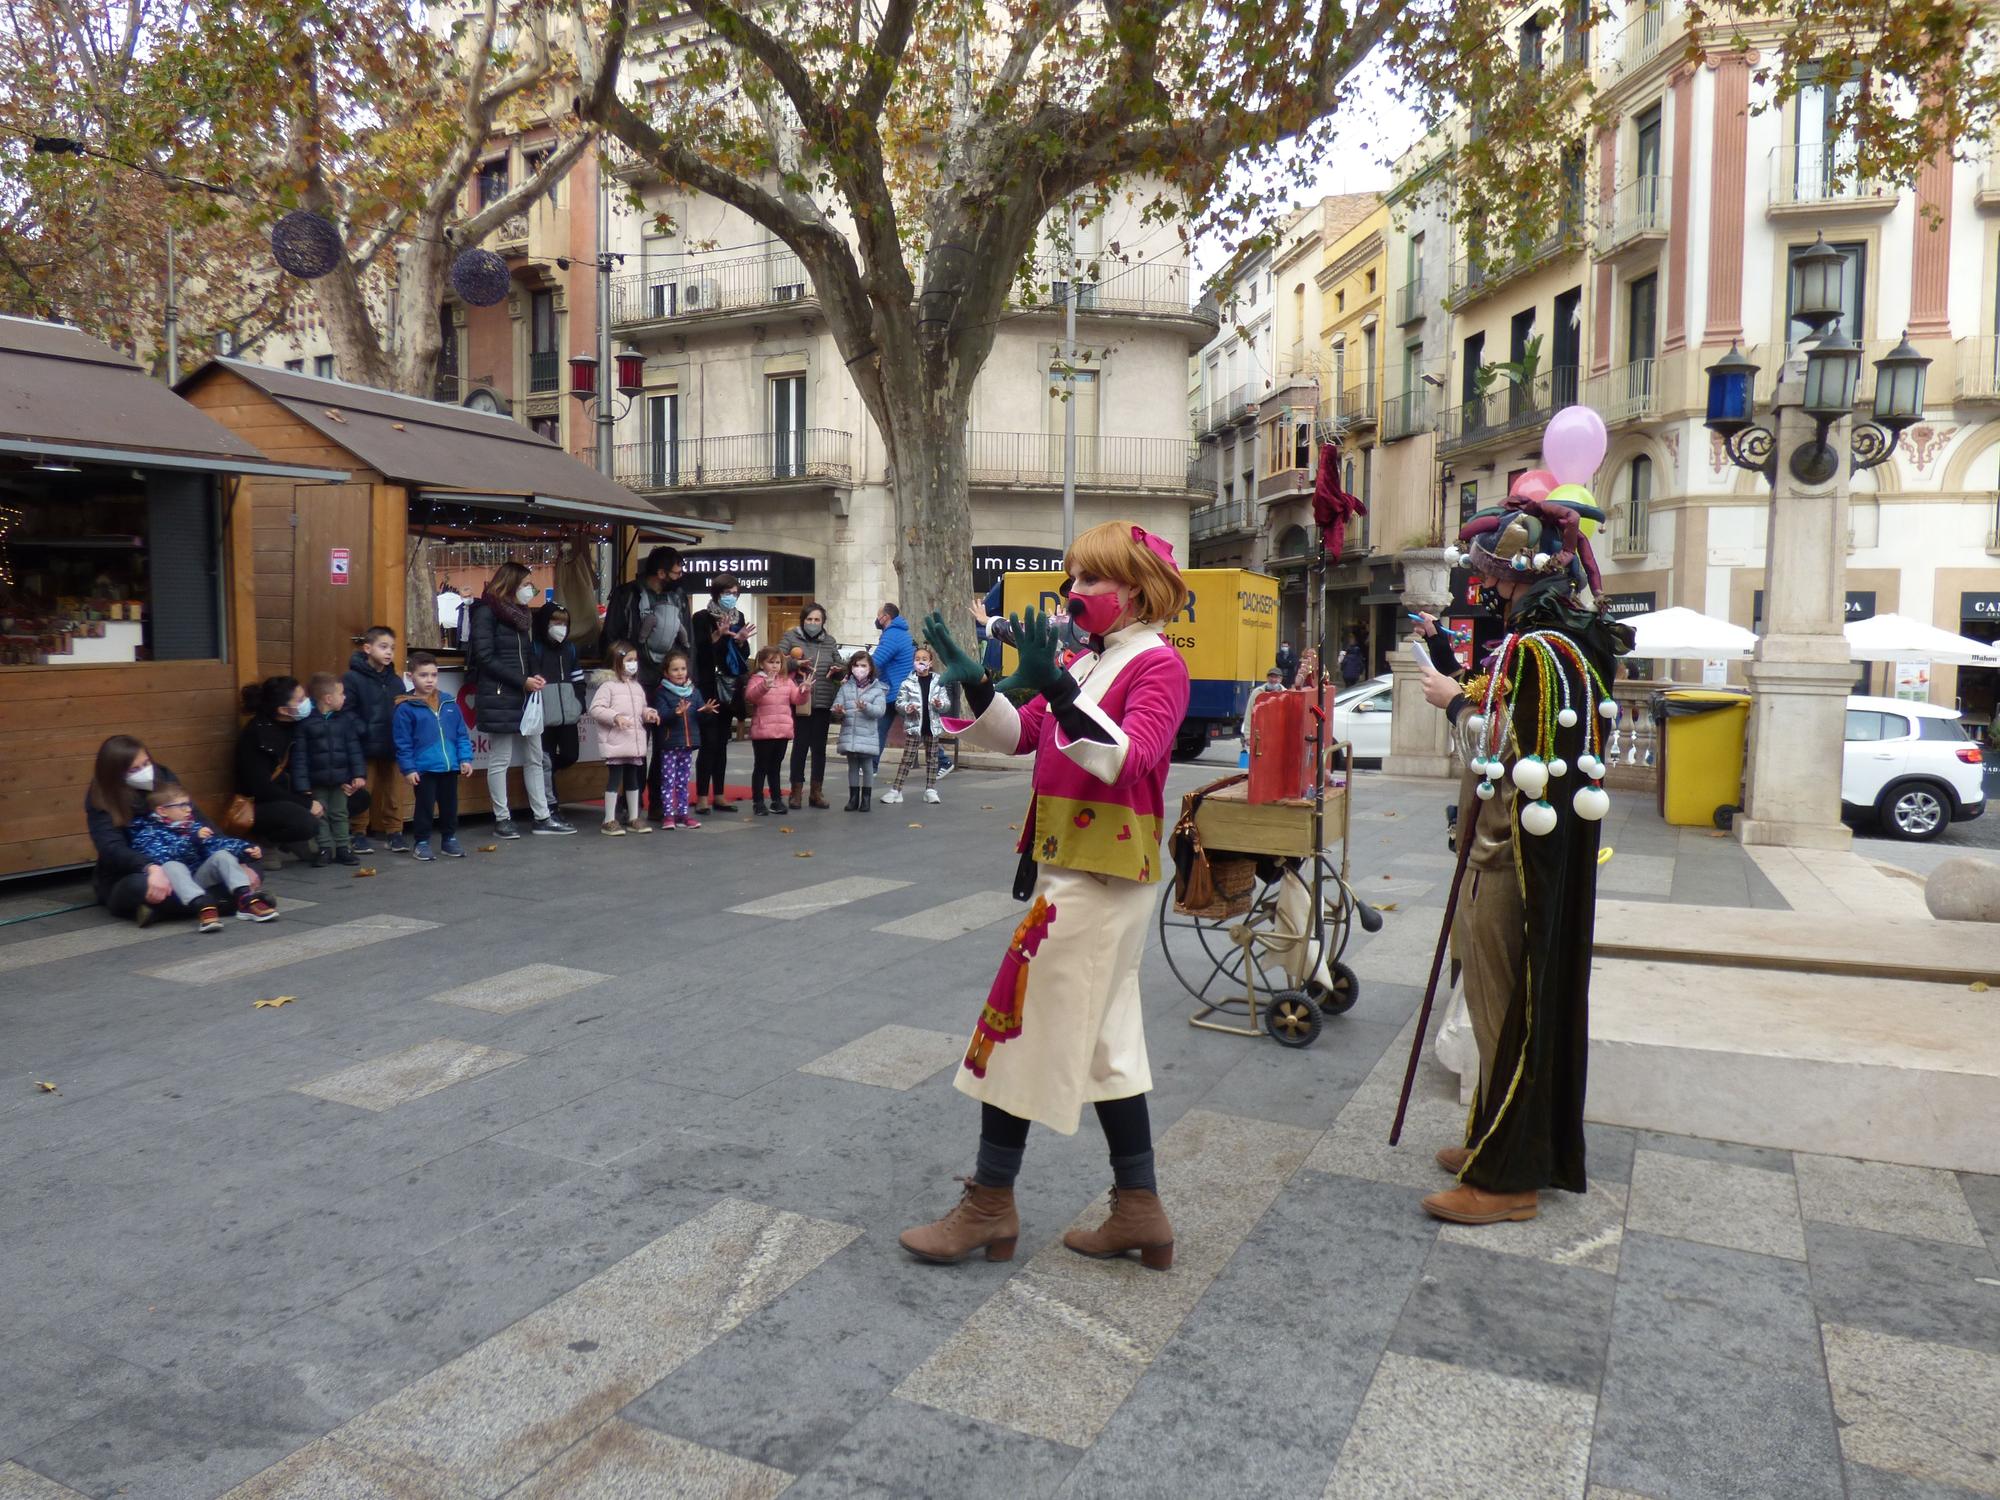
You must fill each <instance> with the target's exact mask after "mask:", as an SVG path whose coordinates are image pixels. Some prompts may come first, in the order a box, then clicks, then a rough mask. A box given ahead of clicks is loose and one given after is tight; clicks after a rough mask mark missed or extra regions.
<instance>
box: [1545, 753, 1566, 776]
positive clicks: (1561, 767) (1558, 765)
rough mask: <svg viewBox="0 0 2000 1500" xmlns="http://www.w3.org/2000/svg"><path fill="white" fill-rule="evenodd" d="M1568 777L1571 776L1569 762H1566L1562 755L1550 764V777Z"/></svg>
mask: <svg viewBox="0 0 2000 1500" xmlns="http://www.w3.org/2000/svg"><path fill="white" fill-rule="evenodd" d="M1567 775H1569V762H1568V761H1566V760H1564V759H1563V758H1562V757H1561V756H1560V755H1558V756H1557V757H1556V758H1555V759H1553V760H1551V761H1550V762H1549V776H1550V778H1551V779H1554V778H1556V777H1560V776H1567Z"/></svg>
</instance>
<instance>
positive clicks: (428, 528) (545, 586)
mask: <svg viewBox="0 0 2000 1500" xmlns="http://www.w3.org/2000/svg"><path fill="white" fill-rule="evenodd" d="M616 532H617V527H616V526H615V525H614V524H612V523H610V522H598V521H586V520H577V521H569V520H552V519H549V518H547V517H545V516H528V515H523V514H521V513H520V512H518V511H509V510H500V509H495V508H491V507H485V506H477V505H457V504H447V503H444V502H440V501H431V500H418V501H414V502H412V503H411V506H410V529H409V543H408V545H409V556H408V558H407V568H406V571H405V575H404V577H405V606H406V607H405V620H404V627H403V628H404V638H405V639H406V640H407V641H408V642H409V644H410V646H411V647H412V648H413V649H415V650H419V651H431V652H436V653H442V654H453V653H462V652H463V651H464V650H465V648H466V646H467V645H468V644H469V641H468V638H467V633H466V632H467V628H468V626H469V623H470V611H471V609H472V605H473V604H474V603H475V602H476V601H477V600H478V598H479V596H480V594H481V593H482V592H484V590H485V588H486V580H487V579H488V578H490V577H491V576H492V574H493V570H494V569H495V568H497V567H499V566H500V565H501V564H502V563H504V562H508V561H513V562H518V563H521V564H523V565H525V566H526V567H527V569H528V577H529V582H531V583H532V584H533V585H534V586H535V588H536V590H537V591H539V592H540V594H541V596H542V598H543V600H544V601H553V602H555V603H558V604H561V605H563V606H564V607H565V608H566V609H568V610H569V612H570V639H571V640H572V641H574V642H576V643H577V645H578V647H579V649H581V650H584V651H585V653H586V658H587V657H588V653H589V652H590V650H592V649H593V648H594V644H595V640H594V638H595V636H596V633H597V622H598V621H599V620H600V619H602V617H603V613H604V602H605V600H606V598H607V597H609V593H610V588H611V581H612V579H611V575H612V572H613V567H612V559H613V552H614V548H615V546H616Z"/></svg>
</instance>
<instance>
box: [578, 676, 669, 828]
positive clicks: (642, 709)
mask: <svg viewBox="0 0 2000 1500" xmlns="http://www.w3.org/2000/svg"><path fill="white" fill-rule="evenodd" d="M590 717H591V721H592V722H593V723H594V724H596V725H597V748H598V749H599V750H600V751H602V752H603V755H604V770H605V780H604V827H603V828H602V829H600V830H599V831H600V832H602V833H608V834H611V835H613V836H616V835H618V834H623V833H651V832H652V831H653V829H652V825H651V824H649V823H646V822H644V821H643V820H641V818H640V817H639V784H640V782H641V781H642V780H643V779H644V778H645V775H646V749H647V744H646V730H647V727H648V726H649V725H653V724H657V723H659V722H660V715H659V711H658V710H657V709H655V708H654V707H653V705H652V704H651V703H649V702H647V701H646V689H645V686H644V684H642V683H641V682H640V681H639V652H638V650H637V648H636V647H634V646H633V644H632V643H631V642H630V641H614V642H613V643H612V646H611V675H610V676H609V677H608V678H606V679H605V680H604V681H603V682H602V683H600V684H599V685H598V688H597V691H596V692H595V693H593V694H592V695H591V698H590ZM621 792H622V793H623V794H624V796H625V820H624V822H623V823H622V824H621V823H620V822H619V820H618V797H619V794H620V793H621Z"/></svg>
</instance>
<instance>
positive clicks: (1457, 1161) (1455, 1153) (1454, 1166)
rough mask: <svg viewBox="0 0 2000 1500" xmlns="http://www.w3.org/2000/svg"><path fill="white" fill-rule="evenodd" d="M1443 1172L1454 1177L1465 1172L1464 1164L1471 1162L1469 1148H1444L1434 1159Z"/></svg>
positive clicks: (1470, 1150)
mask: <svg viewBox="0 0 2000 1500" xmlns="http://www.w3.org/2000/svg"><path fill="white" fill-rule="evenodd" d="M1434 1160H1435V1161H1436V1162H1437V1164H1438V1165H1439V1166H1440V1167H1442V1168H1443V1169H1444V1170H1445V1171H1447V1172H1449V1173H1451V1175H1452V1176H1454V1177H1456V1176H1457V1175H1458V1174H1459V1173H1460V1172H1463V1171H1464V1170H1465V1164H1466V1163H1467V1162H1469V1161H1471V1160H1472V1148H1471V1147H1470V1146H1446V1147H1444V1148H1443V1149H1442V1150H1441V1151H1439V1152H1438V1154H1437V1156H1436V1157H1435V1158H1434Z"/></svg>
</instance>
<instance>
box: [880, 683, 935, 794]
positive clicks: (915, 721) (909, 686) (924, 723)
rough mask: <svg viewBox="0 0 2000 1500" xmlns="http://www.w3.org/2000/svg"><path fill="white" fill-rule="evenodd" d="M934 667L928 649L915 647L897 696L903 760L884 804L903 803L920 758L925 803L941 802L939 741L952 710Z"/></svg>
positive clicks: (897, 768)
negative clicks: (907, 780) (905, 787)
mask: <svg viewBox="0 0 2000 1500" xmlns="http://www.w3.org/2000/svg"><path fill="white" fill-rule="evenodd" d="M935 668H936V662H935V660H934V659H933V658H932V656H931V648H930V647H929V646H919V647H917V659H916V663H915V664H914V665H913V666H912V667H911V669H910V675H909V676H908V677H905V678H904V679H903V686H902V687H901V688H900V689H899V690H898V691H897V693H896V712H898V713H899V714H901V715H902V716H903V759H902V763H901V764H900V765H898V766H897V767H896V779H895V780H894V781H893V782H892V783H890V786H889V789H888V790H887V791H885V792H884V793H883V794H882V801H883V802H884V803H890V802H901V801H902V800H903V782H904V780H905V778H907V777H908V776H909V774H910V767H911V766H913V765H915V764H916V762H917V759H918V758H919V757H922V759H923V763H924V801H926V802H941V801H943V800H944V799H943V798H941V797H939V796H938V791H937V780H938V742H939V741H940V740H941V739H943V738H944V723H943V719H944V715H945V714H946V713H948V712H950V710H951V694H950V693H949V692H947V691H946V690H945V685H944V683H943V682H941V681H940V680H939V679H938V675H937V672H936V670H935Z"/></svg>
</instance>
